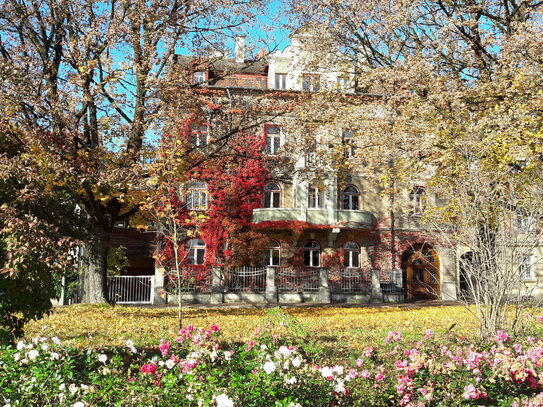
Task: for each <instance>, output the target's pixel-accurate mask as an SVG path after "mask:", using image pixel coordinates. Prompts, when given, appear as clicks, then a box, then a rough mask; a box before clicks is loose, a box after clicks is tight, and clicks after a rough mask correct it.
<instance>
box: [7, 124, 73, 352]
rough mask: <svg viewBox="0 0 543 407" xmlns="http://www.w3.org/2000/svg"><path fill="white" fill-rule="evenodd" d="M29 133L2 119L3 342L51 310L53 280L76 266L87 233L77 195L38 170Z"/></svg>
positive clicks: (10, 339)
mask: <svg viewBox="0 0 543 407" xmlns="http://www.w3.org/2000/svg"><path fill="white" fill-rule="evenodd" d="M25 138H26V135H25V134H24V133H22V132H21V131H18V130H17V129H15V128H13V127H12V126H10V125H8V124H7V123H6V122H4V121H2V122H0V209H1V210H0V298H1V301H0V343H3V342H6V341H13V340H14V339H15V338H17V337H20V336H22V334H23V327H24V324H25V323H26V322H28V321H29V320H31V319H37V318H41V317H42V316H43V315H45V314H46V313H47V312H49V311H50V309H51V307H52V305H51V299H52V298H54V297H55V284H54V283H55V280H56V281H58V280H60V278H61V276H62V275H63V274H64V272H65V271H66V270H69V269H73V268H75V263H74V261H75V259H74V257H75V251H74V249H75V248H76V244H77V242H78V240H79V239H81V238H82V237H83V235H82V225H81V224H80V222H78V221H77V217H76V214H75V213H74V206H75V200H74V197H73V196H70V195H68V194H66V193H65V192H64V191H62V190H59V189H57V188H56V187H55V186H53V185H49V184H48V183H46V182H45V178H44V177H42V176H40V174H38V173H37V172H36V171H35V162H34V161H35V159H36V156H35V155H34V151H28V150H27V149H26V148H25V142H24V141H25Z"/></svg>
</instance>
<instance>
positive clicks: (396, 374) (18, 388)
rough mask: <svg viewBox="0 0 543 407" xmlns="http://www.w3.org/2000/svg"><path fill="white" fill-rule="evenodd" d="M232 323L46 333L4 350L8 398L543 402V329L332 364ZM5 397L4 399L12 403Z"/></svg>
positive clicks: (194, 402) (388, 343) (387, 342)
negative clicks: (172, 334) (136, 340)
mask: <svg viewBox="0 0 543 407" xmlns="http://www.w3.org/2000/svg"><path fill="white" fill-rule="evenodd" d="M219 339H220V328H219V327H218V326H217V325H212V326H211V327H210V328H208V329H196V328H195V327H193V326H188V327H186V328H184V329H182V330H181V331H180V332H179V334H178V337H177V340H176V341H173V342H172V341H165V340H161V341H160V344H159V345H158V347H157V349H156V351H155V352H151V353H144V352H143V351H141V350H138V349H136V348H135V347H134V344H133V342H132V341H130V340H129V341H127V343H126V349H121V350H108V351H102V352H97V351H81V350H74V349H71V348H68V347H65V346H63V344H62V343H61V342H60V341H59V340H58V339H57V338H45V337H37V338H34V339H33V340H31V341H27V342H23V341H20V342H19V343H18V344H17V345H16V346H15V347H7V348H2V349H0V405H6V406H18V405H20V406H27V405H32V406H40V405H67V406H74V407H82V406H93V405H107V406H109V405H119V406H164V405H183V406H185V405H186V406H222V407H229V406H290V407H294V406H412V407H415V406H416V407H422V406H438V405H439V406H458V405H466V406H469V405H472V406H540V405H543V392H542V390H543V389H542V382H543V340H542V339H539V338H533V337H527V338H524V339H522V340H520V339H519V340H515V341H513V340H512V339H511V338H509V335H508V334H507V333H506V332H503V331H500V332H498V335H497V336H496V338H494V339H493V340H489V341H486V342H483V343H481V344H479V345H475V344H465V343H462V342H460V341H457V340H455V339H454V338H452V337H436V336H435V335H434V333H433V332H432V331H430V330H428V331H427V332H426V334H425V335H424V337H423V339H421V340H420V341H416V342H413V341H405V340H404V339H403V338H402V334H401V333H400V332H390V333H389V335H388V336H387V337H386V338H384V340H383V343H382V344H381V345H380V346H377V345H376V346H373V347H365V348H363V349H360V354H359V355H358V357H357V358H356V359H353V360H350V361H345V362H343V363H330V362H329V361H327V360H324V359H323V358H322V357H320V356H318V355H319V353H318V352H314V350H312V349H310V348H307V347H304V346H299V347H294V346H291V345H289V344H288V343H286V342H285V340H284V339H282V338H281V337H280V336H278V335H276V334H267V333H266V332H265V331H261V332H259V333H256V334H255V336H254V339H252V340H250V341H248V342H247V343H243V344H240V345H239V346H237V347H230V348H226V347H224V344H222V343H221V342H220V340H219ZM2 402H3V404H2Z"/></svg>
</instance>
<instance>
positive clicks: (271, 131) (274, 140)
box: [264, 126, 282, 155]
mask: <svg viewBox="0 0 543 407" xmlns="http://www.w3.org/2000/svg"><path fill="white" fill-rule="evenodd" d="M264 133H265V135H266V153H268V154H271V155H274V154H277V150H279V148H280V147H281V144H282V143H281V127H279V126H266V127H264Z"/></svg>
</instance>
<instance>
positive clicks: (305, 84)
mask: <svg viewBox="0 0 543 407" xmlns="http://www.w3.org/2000/svg"><path fill="white" fill-rule="evenodd" d="M320 88H321V77H320V75H315V74H303V75H302V90H305V91H308V92H316V91H318V90H320Z"/></svg>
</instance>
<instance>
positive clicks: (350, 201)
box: [341, 185, 360, 211]
mask: <svg viewBox="0 0 543 407" xmlns="http://www.w3.org/2000/svg"><path fill="white" fill-rule="evenodd" d="M349 188H353V189H355V190H356V192H350V191H347V190H348V189H349ZM354 198H356V201H355V199H354ZM341 201H342V202H341V207H342V209H343V210H346V211H358V210H360V190H359V189H358V187H356V185H347V186H346V187H345V189H344V190H343V192H342V193H341ZM355 202H356V208H355V207H354V206H355V205H354V203H355ZM345 206H347V208H346V207H345Z"/></svg>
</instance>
